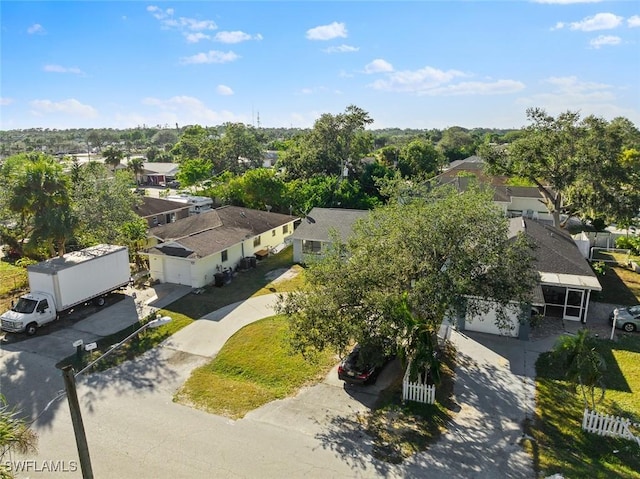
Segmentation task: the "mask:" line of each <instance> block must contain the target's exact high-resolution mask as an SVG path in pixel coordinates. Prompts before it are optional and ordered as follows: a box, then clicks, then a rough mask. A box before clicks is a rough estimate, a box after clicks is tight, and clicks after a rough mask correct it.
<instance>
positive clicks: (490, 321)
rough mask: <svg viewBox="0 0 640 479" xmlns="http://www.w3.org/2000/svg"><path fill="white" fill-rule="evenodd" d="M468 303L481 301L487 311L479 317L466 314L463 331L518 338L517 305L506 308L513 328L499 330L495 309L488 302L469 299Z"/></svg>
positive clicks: (518, 308)
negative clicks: (487, 308) (486, 307)
mask: <svg viewBox="0 0 640 479" xmlns="http://www.w3.org/2000/svg"><path fill="white" fill-rule="evenodd" d="M469 301H481V302H482V303H483V304H484V305H485V306H488V307H489V310H488V311H487V312H486V313H484V314H482V315H481V316H473V315H471V313H470V312H467V315H466V318H465V325H464V329H465V330H466V331H475V332H478V333H487V334H496V335H499V336H512V337H514V338H517V337H518V334H519V332H520V322H519V321H518V314H519V313H520V306H519V305H517V304H515V303H514V304H513V305H510V306H509V307H508V309H509V311H508V316H509V318H510V319H511V325H512V326H513V328H512V329H500V328H499V327H498V325H497V324H496V308H495V307H492V304H491V302H490V301H486V300H479V299H470V300H469Z"/></svg>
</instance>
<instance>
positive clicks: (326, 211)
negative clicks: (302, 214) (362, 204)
mask: <svg viewBox="0 0 640 479" xmlns="http://www.w3.org/2000/svg"><path fill="white" fill-rule="evenodd" d="M368 214H369V212H368V211H365V210H350V209H342V208H313V209H312V210H311V211H310V212H309V214H308V215H307V217H306V218H305V219H303V220H302V222H301V223H300V226H298V228H297V229H296V231H295V233H293V235H291V240H292V241H293V261H294V262H295V263H307V262H309V261H312V260H313V259H316V258H318V257H319V256H322V255H323V253H324V251H325V250H326V248H327V246H328V245H330V244H331V236H330V232H331V231H335V232H336V233H337V234H338V236H339V237H340V239H341V240H343V241H346V240H347V238H348V237H349V236H350V235H351V231H352V227H353V224H354V223H355V222H356V220H358V219H360V218H364V217H365V216H367V215H368Z"/></svg>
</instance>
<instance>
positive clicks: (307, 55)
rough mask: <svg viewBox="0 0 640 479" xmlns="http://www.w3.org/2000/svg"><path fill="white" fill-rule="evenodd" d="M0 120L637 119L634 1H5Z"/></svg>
mask: <svg viewBox="0 0 640 479" xmlns="http://www.w3.org/2000/svg"><path fill="white" fill-rule="evenodd" d="M0 22H1V35H2V37H1V62H2V63H1V69H2V72H1V83H0V108H1V110H0V129H2V130H8V129H16V128H32V127H34V128H35V127H42V128H57V129H64V128H103V127H106V128H134V127H137V126H141V125H147V126H156V125H162V126H164V125H168V126H171V127H174V126H175V124H176V123H178V124H179V125H180V126H184V125H188V124H200V125H203V126H215V125H220V124H222V123H224V122H228V121H231V122H243V123H245V124H252V125H255V126H258V125H259V126H263V127H298V128H307V127H311V126H312V125H313V122H314V121H315V120H316V119H317V118H318V117H319V116H320V115H321V114H322V113H332V114H336V113H340V112H342V111H344V109H345V107H346V106H348V105H350V104H355V105H357V106H359V107H361V108H363V109H365V110H366V111H368V112H369V113H370V115H371V117H372V118H373V119H374V123H373V124H372V125H371V128H374V129H378V128H388V127H399V128H446V127H450V126H454V125H459V126H463V127H467V128H473V127H495V128H519V127H522V126H524V125H525V124H526V123H527V122H526V115H525V111H526V109H527V108H528V107H532V106H537V107H543V108H545V109H546V110H547V111H548V112H549V113H552V114H554V115H555V114H557V113H559V112H561V111H566V110H574V111H575V110H578V111H580V112H581V113H582V114H583V115H584V116H586V115H591V114H594V115H596V116H601V117H604V118H606V119H608V120H610V119H612V118H614V117H616V116H624V117H627V118H629V119H630V120H631V121H633V122H634V123H635V124H636V125H638V126H640V3H639V2H637V1H593V0H592V1H580V0H538V1H524V0H523V1H473V0H468V1H462V0H460V1H455V0H450V1H444V0H443V1H411V2H397V1H394V2H391V1H375V2H367V1H350V2H343V1H332V2H327V1H324V2H320V1H317V2H316V1H304V2H287V1H260V2H249V1H235V2H213V1H209V2H204V1H202V2H185V1H162V2H159V1H151V2H142V1H126V2H118V1H103V2H99V1H62V2H34V1H22V2H17V1H5V0H3V1H2V2H1V3H0Z"/></svg>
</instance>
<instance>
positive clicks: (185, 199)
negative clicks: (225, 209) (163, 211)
mask: <svg viewBox="0 0 640 479" xmlns="http://www.w3.org/2000/svg"><path fill="white" fill-rule="evenodd" d="M167 199H168V200H170V201H176V202H178V203H184V204H188V205H189V212H190V213H191V214H197V213H200V212H202V211H206V210H210V209H211V208H213V200H212V199H211V198H209V197H208V196H192V195H185V194H182V195H170V196H167Z"/></svg>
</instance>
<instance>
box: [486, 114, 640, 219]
mask: <svg viewBox="0 0 640 479" xmlns="http://www.w3.org/2000/svg"><path fill="white" fill-rule="evenodd" d="M527 118H528V119H529V121H530V122H531V125H529V126H528V127H527V128H525V129H524V131H523V132H522V135H521V136H520V137H519V138H517V139H516V140H514V141H513V142H512V143H510V144H509V145H508V146H506V147H503V146H497V147H496V146H491V145H484V146H483V147H482V148H481V151H480V155H481V156H482V157H483V158H484V159H485V160H486V161H487V163H488V164H489V167H490V170H491V172H493V173H497V174H503V175H508V176H518V177H522V178H527V179H529V180H530V181H532V182H533V183H534V184H535V185H536V186H537V187H538V189H539V190H540V192H541V193H542V195H543V196H544V198H545V199H546V205H547V208H548V210H549V211H550V212H551V213H552V214H553V218H554V223H555V224H556V226H561V221H560V214H561V213H562V212H566V213H567V214H569V215H571V214H579V215H581V216H583V217H586V218H591V219H594V216H597V215H602V216H604V217H608V218H609V219H612V220H616V219H619V218H621V217H624V218H628V217H629V214H637V211H638V209H639V208H640V203H639V198H638V193H637V192H638V188H637V184H636V185H635V186H633V178H634V177H635V178H637V175H638V171H637V170H636V169H635V168H636V165H635V164H634V163H633V162H625V161H624V159H625V157H628V154H627V155H626V156H625V151H628V150H629V148H630V145H634V144H635V145H638V144H639V143H640V135H638V133H637V130H635V128H634V127H633V125H631V127H629V124H628V123H627V122H624V121H623V120H614V121H613V122H611V123H609V122H607V121H605V120H603V119H601V118H596V117H594V116H589V117H586V118H584V119H581V118H580V114H579V113H577V112H571V111H567V112H565V113H561V114H560V115H558V116H557V117H555V118H554V117H553V116H550V115H548V114H547V113H546V112H545V111H544V110H542V109H540V108H531V109H529V110H527ZM634 130H635V131H634Z"/></svg>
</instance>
